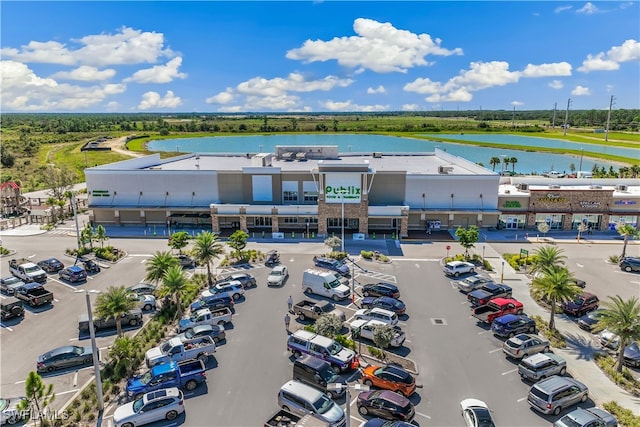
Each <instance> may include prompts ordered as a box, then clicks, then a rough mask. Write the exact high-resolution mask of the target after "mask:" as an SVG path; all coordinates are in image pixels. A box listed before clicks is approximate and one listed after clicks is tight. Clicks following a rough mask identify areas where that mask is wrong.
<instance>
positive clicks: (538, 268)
mask: <svg viewBox="0 0 640 427" xmlns="http://www.w3.org/2000/svg"><path fill="white" fill-rule="evenodd" d="M562 252H563V250H562V249H560V248H556V247H553V246H541V247H539V248H538V249H536V250H535V251H533V255H534V256H533V261H532V263H531V272H532V273H534V274H535V273H544V272H545V271H546V270H548V269H549V268H551V267H556V266H564V260H565V259H566V258H567V257H566V256H564V255H562Z"/></svg>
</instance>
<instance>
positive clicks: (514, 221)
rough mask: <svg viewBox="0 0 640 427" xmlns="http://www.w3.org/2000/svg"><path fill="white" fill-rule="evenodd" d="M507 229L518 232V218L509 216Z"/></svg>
mask: <svg viewBox="0 0 640 427" xmlns="http://www.w3.org/2000/svg"><path fill="white" fill-rule="evenodd" d="M505 228H506V229H507V230H517V229H518V217H517V216H508V217H507V223H506V225H505Z"/></svg>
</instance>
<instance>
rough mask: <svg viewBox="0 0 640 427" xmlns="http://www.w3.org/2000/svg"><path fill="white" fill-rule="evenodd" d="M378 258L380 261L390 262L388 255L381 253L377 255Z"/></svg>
mask: <svg viewBox="0 0 640 427" xmlns="http://www.w3.org/2000/svg"><path fill="white" fill-rule="evenodd" d="M378 260H379V261H381V262H390V261H391V260H390V259H389V257H388V256H386V255H382V254H380V255H378Z"/></svg>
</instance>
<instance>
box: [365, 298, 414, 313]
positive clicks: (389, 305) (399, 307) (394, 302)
mask: <svg viewBox="0 0 640 427" xmlns="http://www.w3.org/2000/svg"><path fill="white" fill-rule="evenodd" d="M374 307H378V308H384V309H385V310H389V311H393V312H394V313H396V314H403V313H404V312H405V311H406V310H407V307H406V306H405V305H404V303H403V302H402V301H400V300H399V299H395V298H391V297H377V298H376V297H365V298H362V308H374Z"/></svg>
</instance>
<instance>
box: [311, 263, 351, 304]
mask: <svg viewBox="0 0 640 427" xmlns="http://www.w3.org/2000/svg"><path fill="white" fill-rule="evenodd" d="M302 289H303V291H304V292H305V293H307V294H316V295H321V296H323V297H329V298H332V299H333V300H334V301H339V300H343V299H346V298H349V297H350V296H351V290H350V289H349V287H348V286H345V285H343V284H342V283H340V281H339V280H338V278H337V277H336V276H335V274H333V273H330V272H328V271H320V270H314V269H312V268H310V269H308V270H305V271H304V274H303V275H302Z"/></svg>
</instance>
